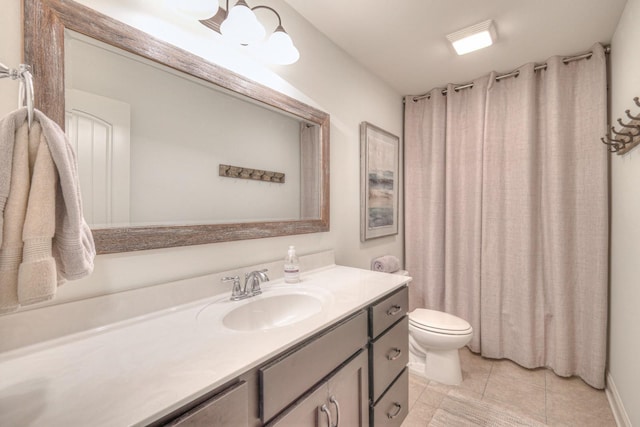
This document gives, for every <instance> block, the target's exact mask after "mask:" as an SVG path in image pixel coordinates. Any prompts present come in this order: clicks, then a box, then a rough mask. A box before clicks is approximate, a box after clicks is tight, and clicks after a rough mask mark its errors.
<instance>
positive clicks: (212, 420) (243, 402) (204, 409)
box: [167, 381, 249, 427]
mask: <svg viewBox="0 0 640 427" xmlns="http://www.w3.org/2000/svg"><path fill="white" fill-rule="evenodd" d="M248 402H249V391H248V387H247V383H246V382H244V381H241V382H239V383H237V384H235V385H232V386H231V387H229V388H227V389H226V390H224V391H223V392H221V393H220V394H217V395H215V396H214V397H212V398H211V399H209V400H207V401H206V402H204V403H203V404H201V405H199V406H197V407H195V408H194V409H192V410H191V411H189V412H187V413H186V414H184V415H182V416H181V417H180V418H178V419H176V420H174V421H172V422H170V423H169V424H167V426H170V427H205V426H238V427H241V426H248V425H249V414H248Z"/></svg>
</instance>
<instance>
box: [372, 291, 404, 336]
mask: <svg viewBox="0 0 640 427" xmlns="http://www.w3.org/2000/svg"><path fill="white" fill-rule="evenodd" d="M408 309H409V289H408V288H407V287H406V286H405V287H404V288H402V289H400V290H399V291H397V292H396V293H394V294H393V295H391V296H389V297H387V298H385V299H383V300H382V301H379V302H377V303H376V304H374V305H373V306H371V309H370V310H371V330H370V331H369V333H370V335H369V336H370V337H371V338H376V337H377V336H378V335H380V334H381V333H382V332H384V330H386V329H387V328H388V327H389V326H391V325H393V324H394V323H395V322H397V321H398V319H400V318H401V317H402V316H404V315H405V314H406V313H407V310H408Z"/></svg>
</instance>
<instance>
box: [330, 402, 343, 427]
mask: <svg viewBox="0 0 640 427" xmlns="http://www.w3.org/2000/svg"><path fill="white" fill-rule="evenodd" d="M329 402H331V403H333V404H334V405H336V425H335V426H333V427H339V426H340V405H338V399H336V397H335V396H331V397H330V398H329Z"/></svg>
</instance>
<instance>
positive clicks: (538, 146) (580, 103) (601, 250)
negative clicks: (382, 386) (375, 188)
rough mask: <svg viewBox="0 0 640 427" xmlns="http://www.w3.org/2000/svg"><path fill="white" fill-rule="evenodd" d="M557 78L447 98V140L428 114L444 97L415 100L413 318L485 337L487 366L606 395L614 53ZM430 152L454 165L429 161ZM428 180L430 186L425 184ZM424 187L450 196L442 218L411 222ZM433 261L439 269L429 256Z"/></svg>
mask: <svg viewBox="0 0 640 427" xmlns="http://www.w3.org/2000/svg"><path fill="white" fill-rule="evenodd" d="M547 64H548V66H547V69H546V70H539V71H534V69H533V68H534V65H533V64H528V65H526V66H523V67H522V68H520V69H519V70H518V71H519V75H518V77H517V78H513V77H512V78H506V79H502V80H500V81H496V79H495V77H496V75H495V73H493V74H491V75H490V76H487V78H486V79H478V80H476V81H475V82H474V83H475V84H474V87H473V89H463V90H460V91H458V92H455V91H453V90H452V88H451V87H449V88H448V89H449V90H448V94H447V96H446V101H444V100H442V99H441V98H445V97H443V96H441V95H440V101H439V104H446V117H445V121H446V132H445V134H444V136H443V135H441V134H440V133H437V132H435V133H434V132H432V131H430V129H431V128H430V124H429V123H430V122H431V118H428V119H427V120H424V114H423V112H424V111H432V110H434V111H432V112H431V113H430V115H431V117H433V116H437V115H438V114H442V112H441V111H440V110H441V109H442V106H441V105H436V103H433V105H430V104H431V103H432V101H433V100H434V99H435V98H437V97H436V96H432V97H431V99H424V100H420V101H418V102H414V101H413V99H412V97H407V99H406V104H405V106H406V107H405V108H406V116H405V120H406V134H405V150H406V174H407V176H406V179H405V182H406V189H405V197H406V200H407V208H406V221H405V227H406V230H407V234H406V239H405V241H406V267H407V269H409V271H411V274H412V276H413V277H414V284H413V286H414V288H416V289H415V290H413V292H412V294H411V297H412V300H411V305H412V307H418V306H419V307H428V308H434V309H438V310H445V311H448V312H451V313H454V314H456V315H458V316H461V317H463V318H465V319H467V320H468V321H469V322H470V323H471V324H472V326H473V328H474V332H475V336H474V339H473V341H472V342H471V343H470V347H471V349H472V350H474V351H478V352H481V353H482V354H483V355H485V356H487V357H495V358H509V359H511V360H514V361H515V362H517V363H519V364H521V365H523V366H526V367H529V368H533V367H541V366H547V367H550V368H552V369H553V370H554V371H555V372H557V373H558V374H559V375H563V376H570V375H579V376H580V377H582V378H583V379H584V380H585V381H586V382H587V383H589V384H591V385H592V386H594V387H597V388H603V387H604V369H605V361H606V320H607V268H608V267H607V256H608V255H607V253H608V246H607V245H608V243H607V236H608V231H607V230H608V222H607V221H608V214H607V206H608V205H607V204H608V196H607V194H608V193H607V191H608V190H607V154H606V150H603V149H602V146H601V145H602V144H599V143H598V138H599V136H600V135H602V134H604V133H605V132H606V71H605V70H606V63H605V55H604V50H603V48H602V46H600V45H596V46H594V48H593V56H592V57H591V58H590V59H588V60H578V61H573V62H569V63H566V64H565V63H563V62H562V58H560V57H554V58H550V59H549V60H548V61H547ZM465 91H466V92H467V94H465ZM472 92H475V93H473V94H472ZM433 93H437V92H432V94H433ZM422 104H424V105H422ZM470 104H473V105H470ZM435 110H437V111H438V112H435ZM418 123H422V124H418ZM438 126H441V124H439V125H438ZM416 129H421V132H415V130H416ZM430 146H437V147H439V150H442V151H444V152H445V155H444V156H443V157H444V158H441V159H438V160H436V159H435V158H430V157H424V156H423V157H422V158H420V155H421V153H424V152H428V151H429V150H430V149H429V148H425V147H430ZM442 147H445V148H444V149H443V148H442ZM424 169H427V170H431V172H430V173H425V172H424V171H422V172H419V171H420V170H424ZM442 170H444V172H438V173H434V171H442ZM442 174H443V175H444V178H442V176H441V175H442ZM432 176H433V180H432V181H428V182H420V181H421V180H424V179H427V180H429V179H431V178H432ZM436 179H438V181H437V182H436ZM424 187H428V188H433V187H438V188H437V189H435V190H433V192H435V193H438V194H439V193H442V194H441V195H440V196H439V199H438V201H439V202H442V205H441V206H442V209H441V210H442V211H443V212H440V211H439V210H437V209H433V208H431V209H428V208H425V207H419V208H417V209H415V208H412V206H414V205H421V204H424V203H430V202H431V201H430V200H428V199H427V198H425V197H424V196H423V195H421V194H422V189H423V188H424ZM412 199H413V201H412ZM431 213H436V214H435V215H432V214H431ZM423 222H424V223H426V224H427V225H425V224H422V225H418V224H420V223H423ZM432 230H435V231H436V232H435V233H434V234H431V233H430V231H432ZM433 240H436V241H433ZM435 248H440V250H441V253H440V255H433V254H431V253H430V251H432V250H434V249H435ZM435 270H437V271H438V272H437V273H434V271H435ZM416 272H417V274H416ZM424 272H427V273H430V274H424Z"/></svg>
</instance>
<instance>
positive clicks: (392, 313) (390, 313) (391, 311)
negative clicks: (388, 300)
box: [387, 305, 402, 316]
mask: <svg viewBox="0 0 640 427" xmlns="http://www.w3.org/2000/svg"><path fill="white" fill-rule="evenodd" d="M401 310H402V307H400V306H399V305H392V306H391V308H390V309H389V310H387V316H395V315H396V314H398V313H400V311H401Z"/></svg>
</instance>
